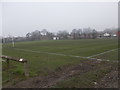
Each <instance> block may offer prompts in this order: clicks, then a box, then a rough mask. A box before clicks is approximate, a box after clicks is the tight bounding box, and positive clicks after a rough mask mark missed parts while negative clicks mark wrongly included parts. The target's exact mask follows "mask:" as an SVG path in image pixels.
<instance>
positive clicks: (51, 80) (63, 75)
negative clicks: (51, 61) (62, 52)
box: [4, 60, 118, 88]
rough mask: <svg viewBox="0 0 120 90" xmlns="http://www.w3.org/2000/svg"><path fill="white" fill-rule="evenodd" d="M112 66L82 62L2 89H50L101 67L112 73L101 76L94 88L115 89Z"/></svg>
mask: <svg viewBox="0 0 120 90" xmlns="http://www.w3.org/2000/svg"><path fill="white" fill-rule="evenodd" d="M113 65H114V64H113V63H109V62H105V61H97V60H83V61H81V63H79V64H77V65H72V66H69V67H68V66H63V67H60V68H58V69H57V70H56V71H55V72H51V73H50V74H49V75H48V76H43V77H41V76H38V77H34V78H30V79H28V80H25V81H21V82H19V83H17V84H16V85H12V86H4V88H51V87H54V86H55V85H56V84H57V83H59V82H60V81H63V80H66V79H69V78H71V77H75V76H80V75H82V74H84V73H86V72H89V71H92V70H97V69H98V70H99V68H103V67H109V68H111V71H112V72H110V73H108V74H107V75H106V76H103V78H101V79H100V81H98V82H97V84H96V85H95V88H96V87H97V88H99V87H100V88H101V87H102V88H104V87H107V88H117V87H118V86H117V77H118V76H117V71H115V70H116V68H117V66H116V67H113ZM93 88H94V87H93Z"/></svg>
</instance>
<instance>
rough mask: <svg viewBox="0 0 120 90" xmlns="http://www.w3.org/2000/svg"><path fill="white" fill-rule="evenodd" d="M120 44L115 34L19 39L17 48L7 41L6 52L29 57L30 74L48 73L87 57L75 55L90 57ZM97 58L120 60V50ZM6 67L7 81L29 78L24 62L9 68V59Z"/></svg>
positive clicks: (13, 81)
mask: <svg viewBox="0 0 120 90" xmlns="http://www.w3.org/2000/svg"><path fill="white" fill-rule="evenodd" d="M117 48H118V41H117V39H112V38H111V39H81V40H58V41H53V40H49V41H47V40H46V41H29V42H17V43H15V48H13V47H12V44H11V43H8V44H3V48H2V53H3V55H7V56H12V57H19V58H25V59H27V60H28V63H29V68H30V77H34V76H38V75H39V76H40V75H41V76H44V75H48V73H49V72H54V71H55V70H57V68H59V67H62V66H66V65H68V66H70V65H73V64H78V63H80V61H81V60H84V59H82V58H77V57H72V56H82V57H89V56H92V55H95V54H99V53H102V52H105V51H109V50H112V49H117ZM95 58H100V59H109V60H110V61H113V60H114V61H115V60H118V51H117V50H115V51H111V52H109V53H105V54H102V55H98V56H95ZM3 69H4V70H3V85H4V84H8V83H12V84H15V83H16V82H19V81H21V80H24V79H25V77H24V75H23V73H24V71H23V64H22V63H18V62H14V61H11V62H10V69H9V70H7V69H6V62H3ZM83 77H84V76H83ZM71 80H72V79H71ZM68 81H69V80H68ZM68 81H66V82H68ZM60 85H62V84H60Z"/></svg>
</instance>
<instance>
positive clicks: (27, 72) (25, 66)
mask: <svg viewBox="0 0 120 90" xmlns="http://www.w3.org/2000/svg"><path fill="white" fill-rule="evenodd" d="M28 68H29V67H28V63H27V62H24V71H25V76H26V77H29V69H28Z"/></svg>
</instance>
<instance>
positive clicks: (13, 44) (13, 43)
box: [12, 37, 15, 47]
mask: <svg viewBox="0 0 120 90" xmlns="http://www.w3.org/2000/svg"><path fill="white" fill-rule="evenodd" d="M12 46H13V47H15V42H14V37H12Z"/></svg>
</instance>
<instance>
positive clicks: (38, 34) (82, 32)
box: [2, 27, 118, 42]
mask: <svg viewBox="0 0 120 90" xmlns="http://www.w3.org/2000/svg"><path fill="white" fill-rule="evenodd" d="M117 31H118V29H117V28H114V29H110V28H107V29H105V30H103V31H97V30H95V29H91V28H90V27H89V28H83V29H73V30H72V31H71V32H68V31H67V30H59V31H58V32H57V33H53V32H49V31H48V30H47V29H42V30H34V31H32V32H29V33H27V34H26V35H25V37H14V41H34V40H53V39H55V40H65V39H96V38H98V37H102V36H103V34H104V33H108V34H109V37H111V36H112V35H113V34H115V33H116V32H117ZM11 38H12V37H11V36H9V37H7V38H4V39H2V42H11V41H12V39H11Z"/></svg>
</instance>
